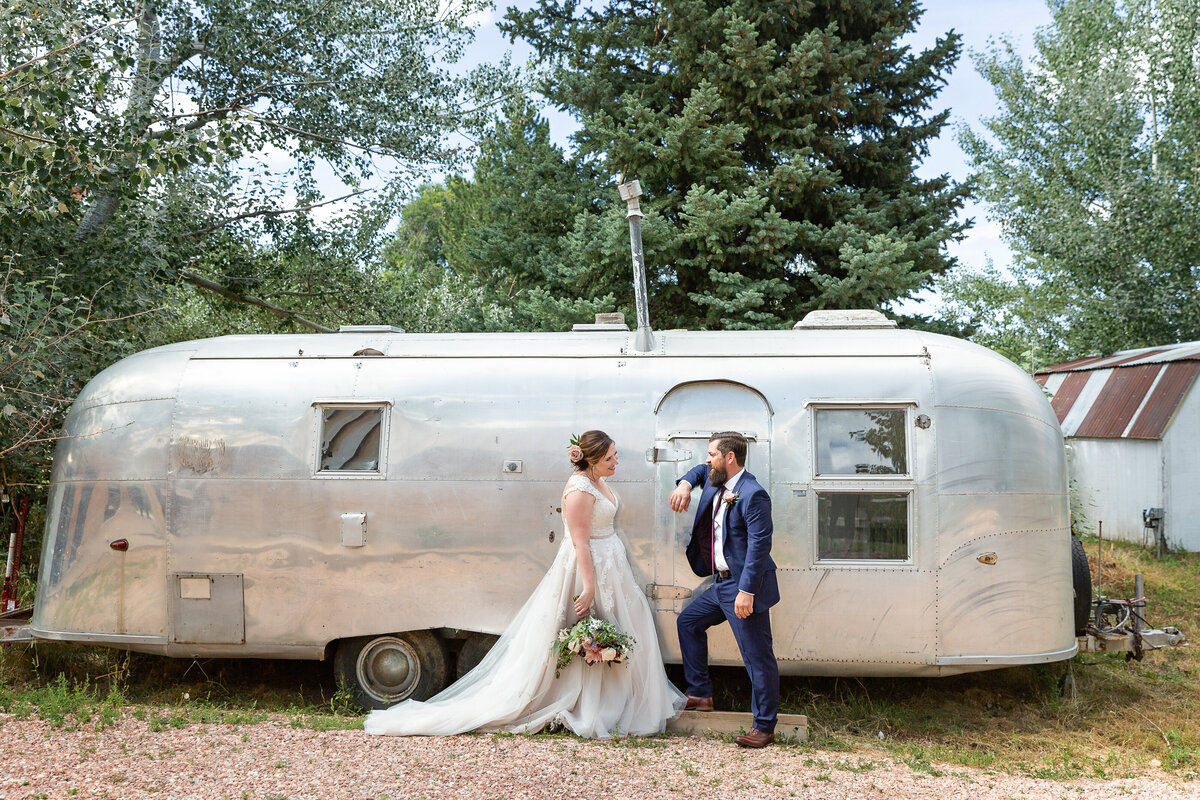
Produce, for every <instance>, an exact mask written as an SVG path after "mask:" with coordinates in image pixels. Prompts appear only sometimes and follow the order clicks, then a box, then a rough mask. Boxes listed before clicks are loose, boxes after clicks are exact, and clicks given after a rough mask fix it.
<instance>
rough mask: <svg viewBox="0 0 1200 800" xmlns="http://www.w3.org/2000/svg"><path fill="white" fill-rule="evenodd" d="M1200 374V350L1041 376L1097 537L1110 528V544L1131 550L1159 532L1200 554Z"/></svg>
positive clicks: (1150, 350) (1178, 349) (1079, 515)
mask: <svg viewBox="0 0 1200 800" xmlns="http://www.w3.org/2000/svg"><path fill="white" fill-rule="evenodd" d="M1197 372H1200V342H1185V343H1182V344H1173V345H1166V346H1161V347H1144V348H1140V349H1137V350H1123V351H1121V352H1119V353H1113V354H1112V355H1107V356H1093V357H1090V358H1083V359H1078V360H1076V361H1068V362H1066V363H1064V364H1058V365H1056V366H1053V367H1050V368H1049V369H1046V370H1044V371H1042V372H1039V373H1038V374H1037V376H1036V379H1037V381H1038V382H1039V383H1041V384H1042V385H1043V386H1044V387H1045V388H1046V390H1047V391H1048V392H1050V394H1051V396H1052V400H1051V406H1052V407H1053V408H1054V411H1055V413H1056V414H1057V415H1058V421H1059V424H1060V425H1061V426H1062V431H1063V436H1064V437H1065V438H1066V440H1067V444H1068V448H1067V458H1068V464H1069V469H1070V475H1071V481H1072V488H1073V490H1074V493H1075V496H1076V498H1077V500H1076V505H1077V508H1076V509H1075V514H1076V516H1075V518H1076V520H1077V521H1080V522H1083V524H1084V525H1085V526H1088V527H1092V528H1094V527H1095V525H1096V523H1098V522H1100V521H1103V523H1104V535H1105V536H1106V537H1107V536H1115V537H1118V538H1121V539H1126V540H1130V541H1146V540H1151V541H1152V540H1153V539H1152V537H1154V536H1155V535H1156V532H1157V528H1156V527H1155V525H1160V526H1161V532H1162V535H1163V536H1164V537H1165V539H1166V541H1167V542H1168V543H1169V544H1170V545H1171V546H1173V547H1182V548H1185V549H1187V550H1200V524H1197V522H1196V520H1197V519H1198V518H1200V492H1197V491H1196V487H1197V485H1198V484H1200V394H1198V393H1196V392H1193V391H1192V390H1191V389H1192V385H1193V384H1194V383H1195V381H1196V374H1197ZM1153 509H1158V510H1159V512H1158V513H1157V514H1156V513H1154V512H1153V511H1151V510H1153ZM1143 512H1150V513H1147V514H1144V513H1143ZM1155 516H1157V517H1158V520H1157V521H1156V520H1155V519H1154V517H1155Z"/></svg>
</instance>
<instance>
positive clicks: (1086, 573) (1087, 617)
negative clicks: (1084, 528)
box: [1071, 533, 1092, 635]
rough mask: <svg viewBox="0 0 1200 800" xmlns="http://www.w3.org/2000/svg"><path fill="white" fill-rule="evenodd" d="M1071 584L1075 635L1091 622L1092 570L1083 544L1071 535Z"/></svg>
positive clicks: (1084, 630) (1085, 629)
mask: <svg viewBox="0 0 1200 800" xmlns="http://www.w3.org/2000/svg"><path fill="white" fill-rule="evenodd" d="M1071 583H1072V585H1073V586H1074V587H1075V634H1076V635H1079V634H1082V633H1085V632H1086V631H1087V626H1088V623H1089V622H1091V620H1092V569H1091V567H1089V566H1088V560H1087V553H1086V552H1084V550H1083V542H1081V541H1079V539H1077V538H1075V534H1073V533H1072V534H1071Z"/></svg>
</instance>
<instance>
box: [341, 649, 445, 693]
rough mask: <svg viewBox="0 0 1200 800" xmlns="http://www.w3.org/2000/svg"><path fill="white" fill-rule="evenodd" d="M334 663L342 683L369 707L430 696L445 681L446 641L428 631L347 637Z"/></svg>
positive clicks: (439, 688) (438, 690)
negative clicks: (443, 642)
mask: <svg viewBox="0 0 1200 800" xmlns="http://www.w3.org/2000/svg"><path fill="white" fill-rule="evenodd" d="M333 668H334V674H335V675H336V677H337V680H338V683H339V684H343V685H345V686H346V687H347V688H349V689H350V691H351V693H352V694H353V695H354V699H355V700H356V701H357V702H358V704H359V705H360V706H362V707H363V708H366V709H372V708H387V707H388V706H392V705H395V704H396V703H399V702H400V701H401V700H407V699H409V698H412V699H414V700H427V699H429V698H430V697H432V696H433V695H435V694H437V693H438V692H440V691H441V690H442V689H443V688H444V687H445V685H446V678H447V677H448V675H449V670H448V668H447V659H446V647H445V645H443V644H442V640H441V639H439V638H437V637H436V636H434V635H433V634H432V633H430V632H429V631H406V632H404V633H393V634H388V635H387V636H359V637H357V638H354V639H345V640H343V641H342V642H341V643H340V644H339V645H338V649H337V655H335V656H334V662H333Z"/></svg>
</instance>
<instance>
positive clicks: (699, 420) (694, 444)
mask: <svg viewBox="0 0 1200 800" xmlns="http://www.w3.org/2000/svg"><path fill="white" fill-rule="evenodd" d="M655 414H656V417H655V437H654V439H655V441H654V448H653V450H652V451H651V452H650V458H651V460H653V461H654V462H655V464H656V468H655V483H656V487H655V488H656V495H655V496H656V498H657V499H658V501H659V502H658V519H657V526H656V531H655V540H654V584H653V585H652V586H651V587H650V592H649V594H650V596H651V604H652V606H653V607H654V609H655V611H656V612H657V613H656V621H657V623H658V629H659V638H660V643H661V645H662V648H663V655H664V656H665V657H666V658H667V659H668V660H671V661H678V660H679V641H678V638H677V637H676V635H675V619H676V617H678V616H679V612H680V611H682V610H683V609H684V608H686V607H687V605H688V603H690V602H691V598H692V595H693V593H698V591H703V590H704V589H705V588H707V587H708V583H707V581H709V580H711V579H702V578H699V577H697V576H696V575H695V574H694V573H693V572H692V568H691V566H690V565H689V564H688V562H687V556H686V555H685V550H686V548H687V543H688V539H689V538H690V537H691V534H692V521H693V519H694V518H695V514H696V502H697V501H698V498H699V496H700V488H701V487H696V491H695V492H693V494H692V505H691V507H690V508H689V509H688V510H687V511H686V512H684V513H682V514H676V513H675V512H673V511H671V509H670V508H669V507H668V506H667V503H666V499H667V497H668V496H669V495H670V494H671V492H672V491H674V489H675V481H676V480H678V479H679V478H680V477H682V476H683V475H684V474H685V473H686V472H687V471H688V470H690V469H691V468H692V467H694V466H696V465H697V464H701V463H703V462H704V459H705V457H706V455H707V453H708V442H709V437H710V436H712V434H713V433H714V432H716V431H725V430H734V431H738V432H740V433H742V434H743V435H744V436H745V437H746V438H747V439H748V440H749V442H748V443H747V448H746V471H747V472H749V473H750V474H752V475H754V477H755V478H756V479H757V480H758V482H759V483H760V484H762V485H763V486H765V487H767V490H768V491H770V486H771V443H770V436H769V429H770V422H771V410H770V406H769V405H768V404H767V402H766V400H765V399H764V398H763V396H762V395H761V394H759V393H758V392H757V391H755V390H754V389H751V388H750V387H748V386H745V385H743V384H740V383H734V382H732V381H723V380H714V381H698V382H693V383H685V384H681V385H679V386H676V387H675V388H674V389H672V390H671V391H670V392H668V393H667V394H666V395H665V396H664V397H663V398H662V400H661V401H659V403H658V407H657V409H656V410H655ZM709 658H710V660H711V662H712V663H714V664H734V665H736V664H741V663H742V660H741V655H740V654H739V652H738V649H737V644H736V642H734V639H733V634H732V632H731V631H730V630H729V628H728V627H727V626H719V627H718V628H715V629H713V630H712V631H711V632H710V633H709Z"/></svg>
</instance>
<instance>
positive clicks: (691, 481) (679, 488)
mask: <svg viewBox="0 0 1200 800" xmlns="http://www.w3.org/2000/svg"><path fill="white" fill-rule="evenodd" d="M706 480H708V464H697V465H696V466H694V467H692V468H691V469H690V470H688V473H687V474H686V475H684V476H683V477H682V478H680V479H679V480H677V481H675V491H673V492H671V497H670V498H668V500H667V502H668V504H669V505H670V506H671V510H672V511H675V512H683V511H687V510H688V506H690V505H691V504H692V489H693V487H696V486H704V482H705V481H706Z"/></svg>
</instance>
